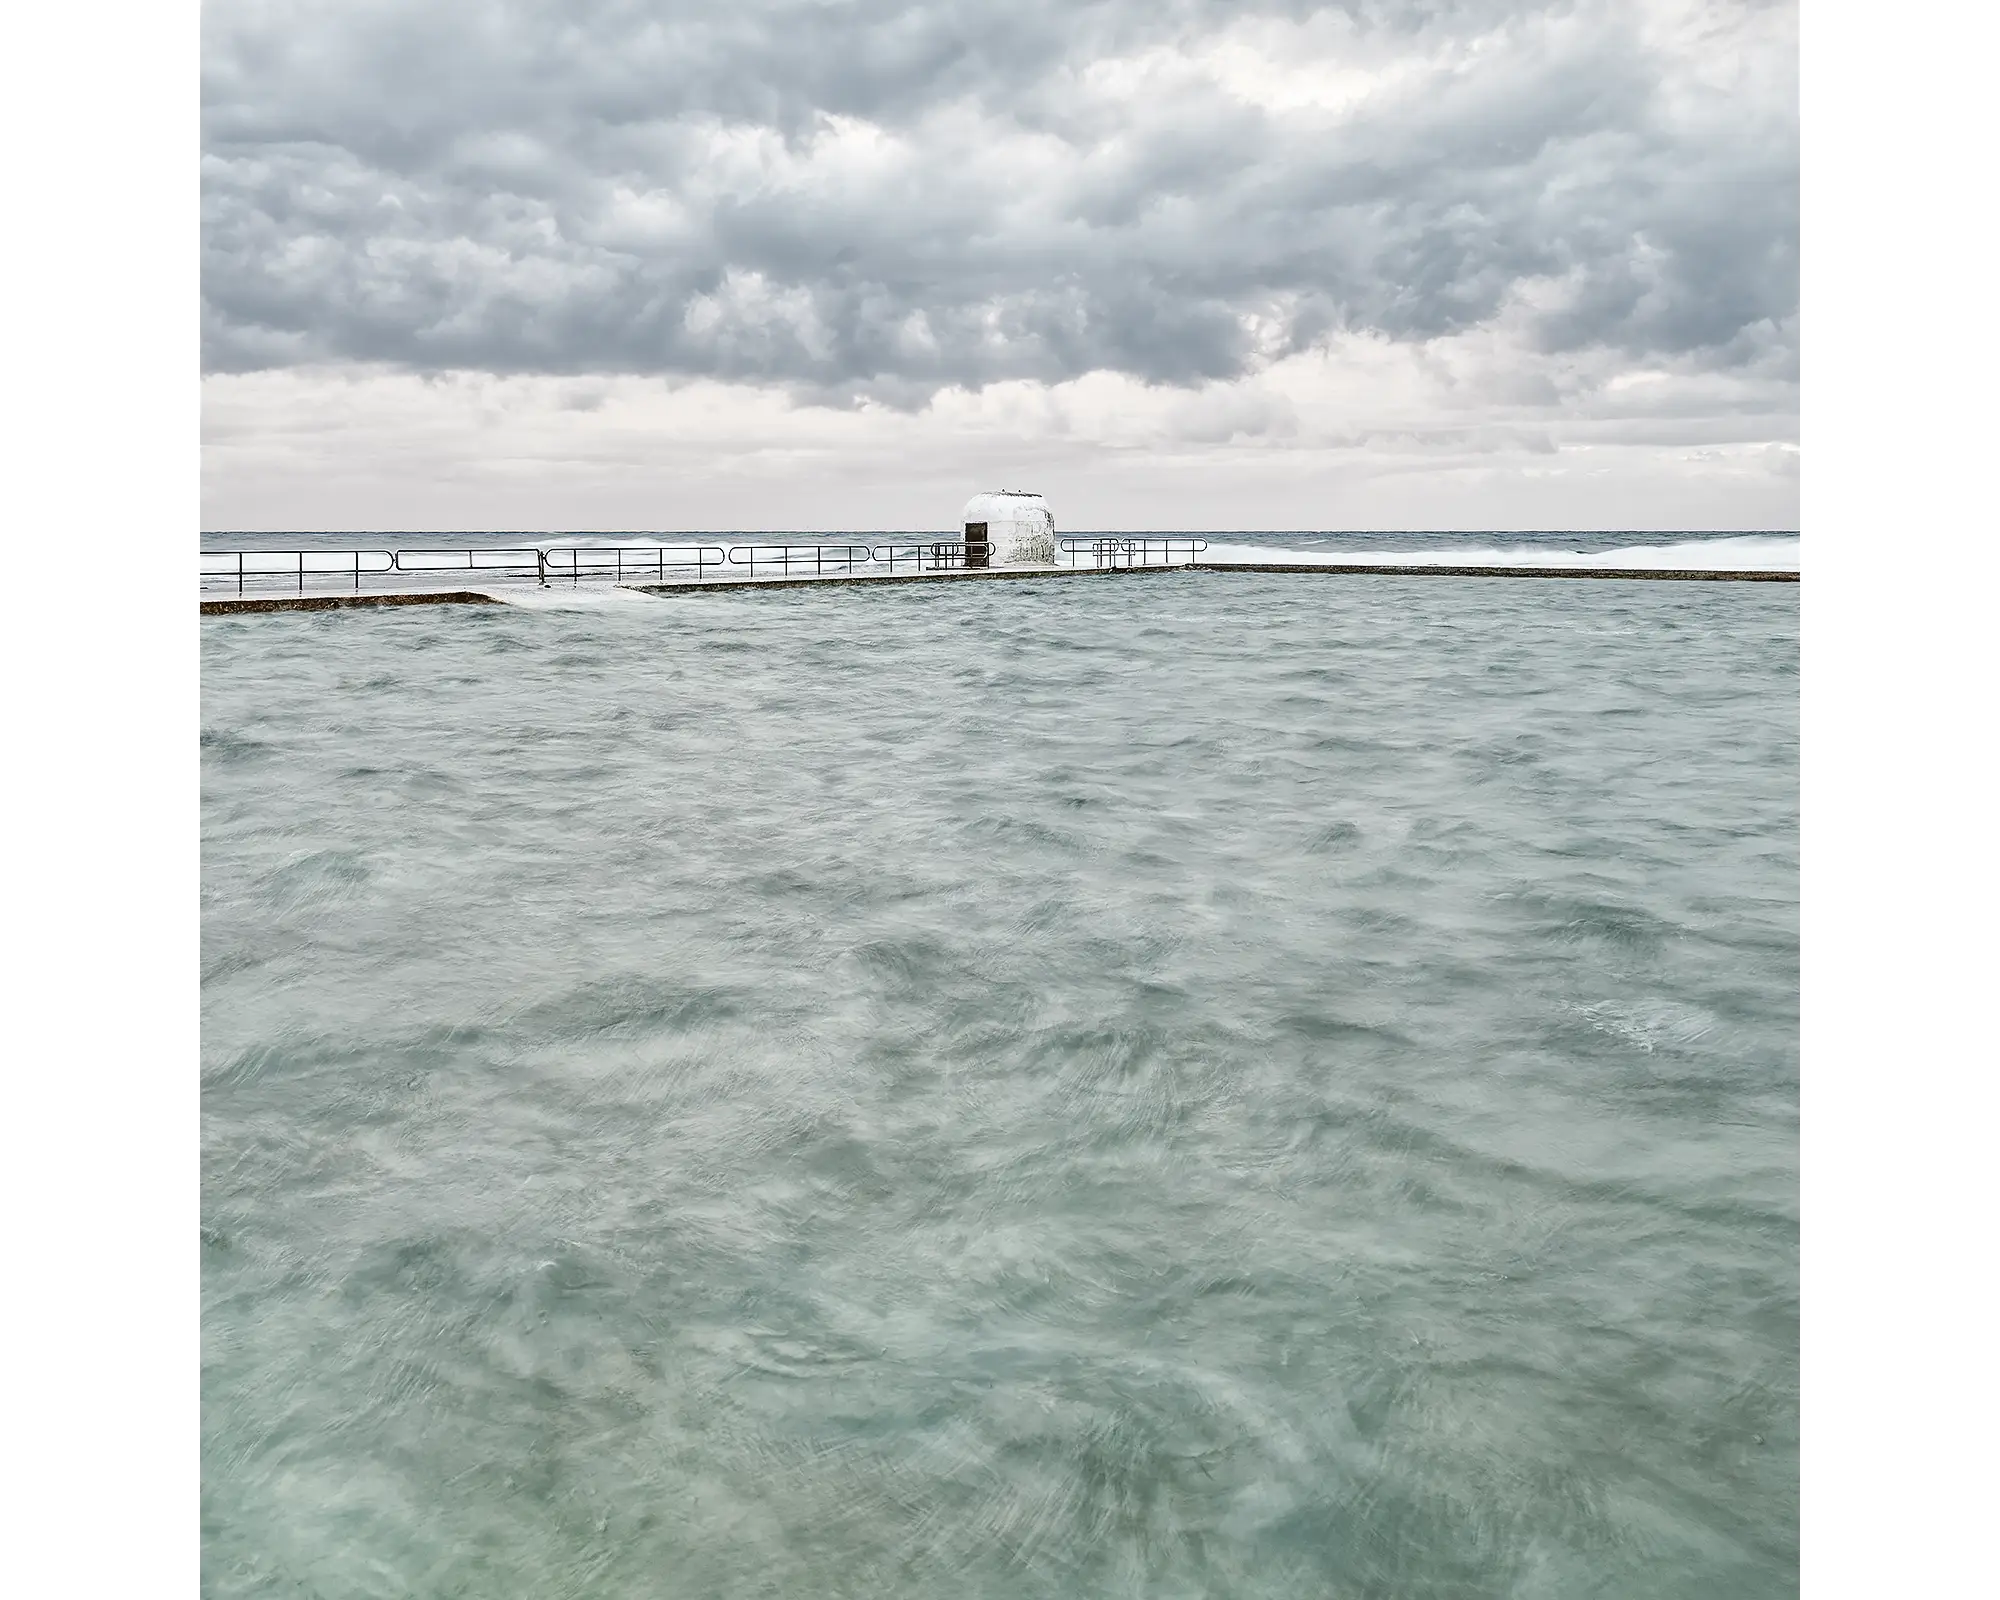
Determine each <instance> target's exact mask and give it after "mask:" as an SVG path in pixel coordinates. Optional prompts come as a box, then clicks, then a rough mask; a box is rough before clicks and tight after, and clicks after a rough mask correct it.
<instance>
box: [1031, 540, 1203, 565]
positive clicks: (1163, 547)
mask: <svg viewBox="0 0 2000 1600" xmlns="http://www.w3.org/2000/svg"><path fill="white" fill-rule="evenodd" d="M1056 544H1057V546H1058V548H1060V549H1061V550H1062V551H1063V553H1064V554H1066V555H1070V556H1081V555H1087V556H1089V557H1090V558H1091V561H1092V564H1093V565H1095V566H1097V567H1173V566H1192V565H1193V564H1194V560H1195V558H1196V557H1197V556H1199V555H1200V554H1201V553H1202V552H1203V551H1204V550H1206V549H1207V548H1208V541H1207V540H1206V539H1188V538H1174V537H1172V536H1157V537H1156V536H1151V535H1145V534H1135V535H1132V536H1131V537H1129V538H1127V537H1097V538H1090V539H1084V538H1070V539H1058V540H1057V541H1056ZM1177 557H1178V559H1177ZM1156 558H1157V559H1156Z"/></svg>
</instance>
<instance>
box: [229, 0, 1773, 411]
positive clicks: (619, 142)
mask: <svg viewBox="0 0 2000 1600" xmlns="http://www.w3.org/2000/svg"><path fill="white" fill-rule="evenodd" d="M1796 45H1797V13H1796V9H1795V7H1794V6H1793V5H1791V4H1772V5H1762V4H1753V3H1742V4H1700V3H1694V0H1685V3H1682V0H1673V3H1668V0H1659V3H1645V0H1624V3H1595V0H1577V3H1573V4H1559V5H1522V4H1515V5H1502V4H1494V3H1484V0H1463V3H1449V0H1439V3H1431V4H1425V3H1417V0H1407V3H1393V0H1380V3H1369V0H1358V3H1354V4H1349V5H1344V6H1307V5H1283V4H1255V3H1253V4H1242V3H1232V4H1226V5H1224V4H1207V3H1201V0H1166V3H1162V0H1106V3H1102V4H1097V5H1091V6H1083V7H1079V6H1077V5H1074V4H1070V3H1046V0H1017V3H1014V4H1010V5H1008V6H1005V7H999V6H993V5H990V4H984V3H974V0H949V3H941V4H929V5H891V4H887V3H881V0H855V3H823V4H809V3H797V0H790V3H776V4H772V3H757V0H741V3H736V4H731V5H718V4H715V3H714V0H707V3H703V4H682V3H617V0H596V3H579V0H561V3H551V4H542V3H531V0H512V3H495V0H480V3H477V4H472V3H465V0H437V3H432V4H427V5H424V6H420V7H413V6H408V5H403V4H390V3H382V0H361V3H357V0H339V3H327V0H296V3H283V0H211V3H210V4H208V5H207V6H206V7H205V11H204V44H203V56H204V149H203V157H202V180H203V182H202V194H203V198H202V205H203V272H202V299H203V350H204V362H205V365H206V367H207V369H208V370H209V371H211V372H213V373H222V374H249V373H256V372H263V371H271V370H274V369H287V368H306V369H312V370H323V369H325V368H326V367H327V366H329V365H334V366H338V365H339V364H343V363H355V364H362V365H365V366H367V367H368V368H370V369H371V370H388V371H392V372H393V371H405V372H412V373H420V374H422V373H438V372H468V371H469V372H478V373H487V374H493V375H497V376H511V375H546V376H583V375H593V374H594V375H604V376H609V377H618V376H640V377H665V378H668V379H671V380H674V381H677V382H678V381H694V380H703V379H709V380H718V381H722V382H725V383H739V384H752V385H760V386H775V387H777V388H780V389H782V390H784V391H785V392H787V393H788V394H790V395H792V396H793V397H795V398H796V399H802V400H806V401H808V402H818V403H826V404H835V405H839V404H846V403H850V402H853V401H856V400H866V401H868V402H871V403H875V404H886V405H888V406H890V407H893V408H897V409H910V408H919V407H922V406H924V405H926V404H928V403H930V402H931V401H932V400H933V399H934V398H935V396H936V395H937V394H938V393H939V392H940V391H941V390H944V389H947V388H952V389H960V390H970V391H978V390H980V389H982V388H984V387H986V386H989V385H993V384H998V383H1006V382H1009V381H1017V380H1027V381H1030V382H1034V383H1039V384H1060V383H1064V382H1068V381H1071V380H1076V379H1079V378H1081V377H1083V376H1085V375H1087V374H1091V373H1112V374H1119V375H1123V376H1124V377H1127V378H1130V379H1134V380H1137V381H1139V382H1141V383H1143V384H1147V385H1170V386H1176V387H1182V388H1188V389H1200V388H1201V387H1202V386H1203V385H1212V384H1215V383H1218V382H1223V383H1226V382H1229V381H1231V380H1234V379H1238V378H1241V377H1243V376H1245V375H1246V374H1253V373H1255V372H1258V371H1260V370H1263V369H1264V368H1267V367H1268V366H1270V365H1271V364H1272V363H1275V362H1279V361H1283V360H1285V359H1286V358H1288V357H1291V356H1294V355H1297V354H1299V353H1300V352H1306V351H1312V350H1316V349H1325V348H1327V347H1328V345H1329V342H1330V341H1334V340H1336V339H1353V338H1357V337H1361V338H1369V339H1382V340H1387V341H1391V342H1393V343H1397V344H1407V345H1413V346H1414V345H1422V344H1423V343H1425V342H1426V341H1432V340H1437V339H1444V338H1458V337H1463V336H1466V335H1468V334H1475V333H1477V332H1478V331H1479V330H1481V329H1504V330H1505V333H1506V337H1507V339H1508V340H1510V341H1511V345H1510V348H1512V349H1515V350H1517V351H1518V352H1519V353H1520V355H1521V356H1522V357H1523V358H1524V359H1523V360H1521V361H1516V362H1514V363H1512V365H1511V367H1510V368H1509V371H1510V374H1511V375H1510V376H1509V377H1508V378H1507V380H1506V381H1507V382H1510V383H1512V384H1513V385H1514V387H1515V389H1516V390H1517V391H1519V392H1518V393H1516V394H1515V395H1513V396H1512V398H1513V399H1514V400H1516V401H1519V402H1522V403H1527V402H1532V401H1533V400H1534V398H1535V392H1536V391H1537V390H1538V386H1539V388H1540V389H1546V390H1548V392H1549V394H1550V395H1551V396H1553V393H1554V391H1553V389H1552V388H1551V387H1550V386H1551V385H1552V384H1553V383H1555V382H1556V381H1557V379H1556V378H1555V377H1553V376H1551V374H1552V373H1557V372H1559V371H1560V370H1561V368H1562V366H1563V362H1564V360H1565V358H1567V357H1570V356H1576V357H1578V358H1579V359H1580V360H1584V358H1588V359H1587V360H1585V365H1588V364H1589V363H1590V362H1593V361H1594V362H1596V363H1597V368H1598V369H1600V370H1607V371H1608V370H1610V368H1607V367H1605V365H1604V363H1605V361H1606V360H1607V359H1610V358H1615V359H1613V360H1612V366H1615V367H1618V368H1620V369H1623V368H1638V367H1645V366H1647V365H1649V364H1652V365H1665V366H1668V367H1671V368H1673V369H1674V370H1676V371H1678V372H1682V373H1713V374H1716V375H1718V376H1719V377H1724V378H1726V377H1727V376H1728V375H1730V374H1755V375H1756V377H1757V379H1758V380H1759V382H1760V383H1762V384H1764V385H1766V386H1768V385H1769V384H1772V383H1776V384H1778V385H1780V386H1785V385H1790V384H1793V383H1794V382H1795V375H1796V363H1797V344H1798V272H1799V266H1798V159H1799V158H1798V120H1797V119H1798V101H1797V74H1796ZM1525 358H1533V359H1532V360H1529V359H1525ZM1495 381H1500V380H1497V379H1496V380H1495ZM1226 422H1227V419H1226V418H1225V419H1224V422H1223V423H1217V424H1215V425H1216V426H1223V425H1224V424H1225V423H1226Z"/></svg>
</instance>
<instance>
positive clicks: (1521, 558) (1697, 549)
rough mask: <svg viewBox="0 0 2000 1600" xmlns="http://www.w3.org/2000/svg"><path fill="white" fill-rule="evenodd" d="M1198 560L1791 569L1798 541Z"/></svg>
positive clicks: (1248, 552)
mask: <svg viewBox="0 0 2000 1600" xmlns="http://www.w3.org/2000/svg"><path fill="white" fill-rule="evenodd" d="M1200 559H1201V560H1202V561H1204V562H1209V563H1216V564H1221V563H1230V564H1235V565H1242V564H1255V563H1265V562H1268V563H1274V564H1280V565H1284V566H1301V567H1353V566H1381V567H1615V568H1620V569H1623V570H1628V571H1654V572H1658V571H1677V570H1696V571H1729V572H1797V571H1798V570H1799V540H1798V538H1797V536H1796V535H1789V534H1755V535H1744V536H1742V537H1736V538H1727V539H1684V540H1681V541H1679V542H1677V543H1674V544H1635V545H1620V546H1617V547H1615V548H1613V549H1609V550H1579V549H1569V550H1556V549H1550V548H1549V547H1548V546H1546V545H1512V546H1508V545H1494V546H1492V547H1491V548H1487V549H1474V550H1468V549H1455V548H1443V549H1440V548H1432V549H1428V550H1418V549H1412V550H1381V549H1349V550H1325V549H1311V550H1299V549H1287V548H1285V547H1284V546H1282V545H1255V544H1219V543H1211V544H1210V545H1209V547H1208V549H1207V550H1205V551H1203V552H1202V554H1201V557H1200Z"/></svg>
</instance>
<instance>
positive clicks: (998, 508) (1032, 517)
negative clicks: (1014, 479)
mask: <svg viewBox="0 0 2000 1600" xmlns="http://www.w3.org/2000/svg"><path fill="white" fill-rule="evenodd" d="M1048 511H1049V505H1048V502H1047V501H1046V500H1044V499H1043V498H1042V497H1041V496H1040V495H1038V494H1036V493H1034V492H1033V491H1032V490H1028V489H988V490H985V491H983V492H982V493H979V494H976V495H974V496H973V497H972V498H971V499H970V500H968V501H966V502H965V514H964V516H962V517H961V518H960V519H959V520H960V521H961V522H988V523H991V522H1037V521H1040V520H1041V519H1042V518H1044V517H1046V516H1048ZM1050 520H1053V519H1052V518H1051V519H1050Z"/></svg>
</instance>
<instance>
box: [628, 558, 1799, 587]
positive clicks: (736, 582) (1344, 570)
mask: <svg viewBox="0 0 2000 1600" xmlns="http://www.w3.org/2000/svg"><path fill="white" fill-rule="evenodd" d="M1160 572H1285V573H1313V574H1317V575H1327V576H1334V577H1342V578H1348V577H1378V578H1658V579H1664V580H1668V581H1672V582H1681V583H1797V582H1798V581H1799V575H1798V574H1797V573H1796V572H1782V571H1765V570H1763V569H1761V568H1750V569H1728V568H1719V567H1718V568H1674V567H1659V568H1651V567H1446V566H1369V565H1363V564H1361V563H1358V562H1353V563H1349V562H1342V563H1339V564H1335V563H1332V562H1325V563H1320V562H1315V563H1312V564H1310V565H1306V564H1299V565H1291V564H1288V563H1282V562H1270V561H1194V562H1186V563H1183V564H1182V565H1180V566H1177V567H1017V568H997V569H994V570H991V571H985V572H963V571H959V572H899V573H895V574H889V573H873V574H870V573H862V572H857V573H843V574H839V575H835V576H828V577H812V578H738V579H731V580H728V581H726V582H721V583H716V582H712V581H707V580H702V581H691V582H686V583H634V584H628V585H626V587H627V588H630V589H636V590H637V591H638V592H639V593H641V594H707V593H711V592H713V591H716V590H721V589H798V588H804V587H806V586H808V585H822V584H829V583H870V584H885V583H979V582H982V581H986V580H989V579H1004V578H1114V577H1116V578H1124V577H1137V576H1143V575H1145V574H1147V573H1160Z"/></svg>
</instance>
